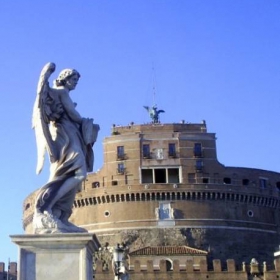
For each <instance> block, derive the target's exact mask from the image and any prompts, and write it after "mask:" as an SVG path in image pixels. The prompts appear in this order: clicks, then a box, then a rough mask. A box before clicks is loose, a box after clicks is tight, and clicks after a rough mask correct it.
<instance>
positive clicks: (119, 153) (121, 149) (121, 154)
mask: <svg viewBox="0 0 280 280" xmlns="http://www.w3.org/2000/svg"><path fill="white" fill-rule="evenodd" d="M117 157H118V159H124V146H118V147H117Z"/></svg>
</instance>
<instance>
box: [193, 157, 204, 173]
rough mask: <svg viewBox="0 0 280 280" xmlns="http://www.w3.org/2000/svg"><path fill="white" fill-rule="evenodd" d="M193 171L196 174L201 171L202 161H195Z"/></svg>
mask: <svg viewBox="0 0 280 280" xmlns="http://www.w3.org/2000/svg"><path fill="white" fill-rule="evenodd" d="M195 169H196V172H201V171H202V169H203V161H202V160H197V161H196V163H195Z"/></svg>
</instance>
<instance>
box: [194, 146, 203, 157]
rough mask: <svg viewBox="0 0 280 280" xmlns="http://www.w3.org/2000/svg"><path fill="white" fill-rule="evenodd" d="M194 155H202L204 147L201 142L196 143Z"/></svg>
mask: <svg viewBox="0 0 280 280" xmlns="http://www.w3.org/2000/svg"><path fill="white" fill-rule="evenodd" d="M193 155H194V156H195V157H202V147H201V143H194V148H193Z"/></svg>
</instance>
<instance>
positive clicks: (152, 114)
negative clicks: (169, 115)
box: [144, 105, 165, 123]
mask: <svg viewBox="0 0 280 280" xmlns="http://www.w3.org/2000/svg"><path fill="white" fill-rule="evenodd" d="M144 108H145V109H146V110H147V111H148V112H149V114H150V118H151V119H152V123H160V121H159V114H160V113H165V111H164V110H158V109H157V106H156V105H154V106H153V107H152V108H150V107H148V106H144Z"/></svg>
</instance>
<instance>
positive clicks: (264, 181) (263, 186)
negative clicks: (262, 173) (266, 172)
mask: <svg viewBox="0 0 280 280" xmlns="http://www.w3.org/2000/svg"><path fill="white" fill-rule="evenodd" d="M259 183H260V188H261V189H266V188H267V179H266V178H260V180H259Z"/></svg>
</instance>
